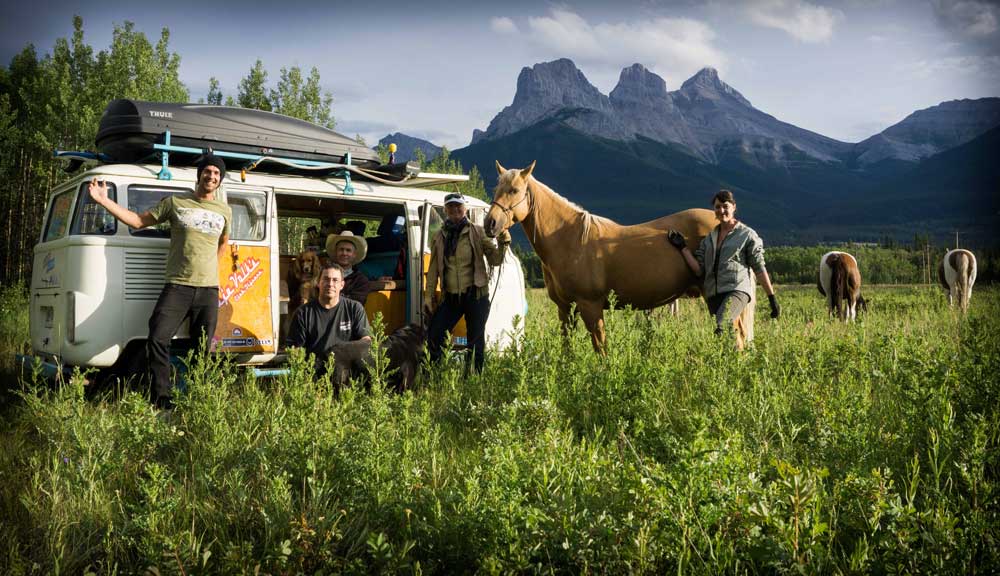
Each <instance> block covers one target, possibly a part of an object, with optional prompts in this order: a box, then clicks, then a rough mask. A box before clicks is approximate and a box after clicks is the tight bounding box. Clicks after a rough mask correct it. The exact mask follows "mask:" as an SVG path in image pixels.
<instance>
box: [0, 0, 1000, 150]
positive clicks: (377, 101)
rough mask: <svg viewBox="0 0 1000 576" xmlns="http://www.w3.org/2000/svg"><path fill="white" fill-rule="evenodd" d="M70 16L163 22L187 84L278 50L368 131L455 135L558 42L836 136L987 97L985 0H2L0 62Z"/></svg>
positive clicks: (600, 73)
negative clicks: (710, 77) (714, 73)
mask: <svg viewBox="0 0 1000 576" xmlns="http://www.w3.org/2000/svg"><path fill="white" fill-rule="evenodd" d="M73 14H79V15H81V16H82V17H83V19H84V31H85V34H86V40H87V42H88V43H89V44H90V45H92V46H94V47H95V48H96V49H104V48H107V46H108V45H109V44H110V41H111V31H112V28H113V25H114V24H121V23H122V22H124V21H126V20H129V21H132V22H134V23H135V25H136V27H137V28H138V29H139V30H141V31H143V32H145V33H146V35H147V36H148V37H149V38H150V39H151V40H152V41H154V42H155V41H156V39H157V38H158V37H159V34H160V29H161V28H163V27H167V28H169V30H170V32H171V47H172V49H173V50H174V51H175V52H177V53H178V54H180V56H181V79H182V81H183V82H184V83H185V84H186V85H187V87H188V88H189V89H190V91H191V97H192V100H197V99H198V98H199V97H203V96H204V95H205V92H206V91H207V87H208V78H209V77H210V76H215V77H217V78H218V79H219V80H220V82H221V84H222V90H223V93H224V94H227V95H230V94H231V95H235V94H236V91H237V85H238V83H239V81H240V79H241V78H243V77H244V76H245V75H246V73H247V72H248V71H249V70H250V68H251V66H252V65H253V63H254V62H255V61H256V60H257V59H258V58H259V59H261V60H262V61H263V63H264V65H265V67H266V68H267V69H268V72H269V79H270V81H271V82H272V84H273V83H274V82H276V81H277V77H278V73H279V70H280V68H281V67H282V66H296V65H297V66H300V67H302V68H303V70H304V71H306V72H308V70H309V69H310V68H312V67H313V66H315V67H317V68H318V69H319V71H320V74H321V77H322V80H323V84H324V88H325V89H326V90H328V91H330V92H331V93H332V94H333V96H334V115H335V116H336V118H337V122H338V130H339V131H341V132H344V133H346V134H349V135H352V136H353V135H354V134H355V133H360V134H361V135H362V136H364V137H365V138H366V140H367V141H368V142H369V143H374V142H375V141H376V140H377V139H378V138H379V137H381V136H383V135H385V134H386V133H388V132H395V131H402V132H405V133H408V134H410V135H413V136H419V137H422V138H427V139H429V140H432V141H434V142H435V143H438V144H445V145H447V146H449V147H450V148H452V149H454V148H459V147H462V146H465V145H467V144H468V142H469V140H470V138H471V134H472V130H473V129H474V128H480V129H485V128H486V126H487V125H488V124H489V121H490V120H491V119H492V118H493V116H494V115H495V114H496V113H497V112H499V111H500V110H501V109H502V108H503V107H504V106H507V105H509V104H510V103H511V101H512V99H513V97H514V91H515V87H516V81H517V75H518V73H519V72H520V70H521V68H522V67H524V66H531V65H532V64H535V63H538V62H544V61H549V60H554V59H556V58H563V57H565V58H570V59H572V60H573V61H574V62H576V64H577V66H579V67H580V69H581V70H582V71H583V73H584V74H585V75H586V76H587V78H588V79H589V80H590V81H591V83H593V84H594V85H595V86H596V87H597V88H598V89H599V90H600V91H601V92H603V93H605V94H607V93H608V92H610V91H611V90H612V89H613V88H614V86H615V84H616V83H617V80H618V75H619V73H620V71H621V69H622V68H624V67H626V66H629V65H631V64H632V63H634V62H639V63H641V64H643V65H645V66H646V67H647V68H649V69H650V70H652V71H654V72H656V73H657V74H659V75H660V76H662V77H663V78H664V79H665V80H666V83H667V89H668V90H676V89H677V88H678V87H679V86H680V84H681V83H682V82H683V81H684V80H685V79H687V78H688V77H690V76H691V75H693V74H694V73H695V72H697V71H698V70H699V69H700V68H702V67H703V66H713V67H715V68H717V69H718V70H719V73H720V76H721V77H722V79H723V81H725V82H726V83H728V84H730V85H731V86H733V87H734V88H736V89H737V90H739V91H740V92H741V93H742V94H743V95H744V96H745V97H746V98H747V99H749V100H750V102H751V103H752V104H753V105H754V106H755V107H757V108H758V109H760V110H763V111H764V112H767V113H769V114H771V115H773V116H775V117H777V118H779V119H781V120H784V121H786V122H790V123H792V124H795V125H797V126H800V127H802V128H806V129H809V130H813V131H815V132H819V133H820V134H823V135H826V136H829V137H832V138H836V139H838V140H843V141H848V142H857V141H860V140H862V139H864V138H867V137H868V136H871V135H872V134H875V133H877V132H879V131H881V130H883V129H885V128H887V127H888V126H890V125H892V124H894V123H896V122H898V121H900V120H902V119H903V118H904V117H905V116H906V115H908V114H909V113H911V112H913V111H914V110H918V109H921V108H926V107H929V106H933V105H935V104H938V103H940V102H942V101H945V100H953V99H959V98H981V97H985V96H1000V4H998V2H997V1H995V0H989V1H986V0H830V1H820V0H743V1H741V0H709V1H707V2H695V1H684V0H679V1H656V0H635V1H622V0H619V1H618V2H614V3H612V2H594V1H589V2H526V1H522V0H512V1H506V2H502V3H501V2H492V3H485V4H480V3H476V2H445V1H441V0H423V1H421V2H400V1H397V0H385V1H370V2H343V1H340V0H334V1H328V2H322V3H320V2H303V1H299V0H285V1H282V2H259V1H256V0H251V1H245V2H239V3H235V2H230V1H228V0H226V1H216V2H212V1H206V2H189V1H187V0H175V1H172V2H143V1H141V0H139V1H136V0H133V1H130V2H118V1H115V2H88V3H83V5H81V3H79V2H69V1H63V0H51V1H49V0H39V1H35V2H20V3H17V4H7V5H5V6H4V8H3V19H2V20H3V21H2V26H3V29H2V34H0V60H2V61H3V63H4V64H7V63H9V62H10V58H11V57H12V56H13V55H14V54H15V53H16V52H18V51H20V50H21V49H22V48H24V46H25V45H26V44H27V43H33V44H34V45H35V46H36V48H37V49H38V51H39V52H41V53H47V52H49V51H51V49H52V46H53V43H54V41H55V39H56V38H59V37H68V36H69V35H70V34H71V33H72V16H73Z"/></svg>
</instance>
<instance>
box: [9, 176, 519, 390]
mask: <svg viewBox="0 0 1000 576" xmlns="http://www.w3.org/2000/svg"><path fill="white" fill-rule="evenodd" d="M162 174H163V166H161V165H157V164H143V163H136V164H113V163H112V164H98V165H95V166H92V167H91V168H89V169H88V170H84V171H82V172H80V173H79V174H78V175H77V176H75V177H73V178H72V179H70V180H68V181H67V182H65V183H64V184H62V185H60V186H59V187H58V188H57V189H56V190H55V191H54V193H53V195H52V198H51V199H50V200H49V203H48V206H47V208H46V213H45V222H44V224H43V227H42V235H41V238H40V240H39V243H38V245H37V246H35V248H34V262H33V268H32V276H31V293H30V306H31V310H30V318H31V321H30V323H31V345H32V351H33V355H34V357H36V358H38V359H40V360H41V361H42V365H43V366H45V367H47V368H48V369H49V370H50V371H55V372H57V373H61V372H63V371H64V370H65V369H67V368H69V367H73V366H79V367H96V368H111V367H113V366H116V364H117V365H119V366H120V365H121V362H123V360H122V359H123V358H125V357H127V356H128V355H129V354H131V353H132V351H134V350H135V349H136V348H137V347H141V346H143V345H144V343H145V339H146V337H147V334H148V320H149V316H150V314H151V312H152V311H153V306H154V304H155V303H156V300H157V297H158V296H159V294H160V290H161V288H162V287H163V284H164V267H165V264H166V260H167V249H168V245H169V242H170V240H169V234H170V231H169V228H167V227H162V226H161V227H152V228H145V229H140V230H136V229H130V228H129V227H128V226H125V225H123V224H122V223H120V222H118V221H116V220H115V219H114V218H113V217H112V216H111V215H110V214H109V213H108V212H107V211H106V210H104V209H103V208H102V207H101V206H99V205H97V204H96V203H94V202H93V201H92V200H91V198H90V196H89V194H88V192H87V185H88V183H89V182H90V180H91V179H92V178H94V177H97V178H98V179H100V180H104V181H106V182H107V183H108V192H109V195H110V196H111V197H112V198H113V199H114V200H115V201H116V202H118V203H119V204H121V205H122V206H126V207H128V208H129V209H130V210H133V211H135V212H143V211H145V210H148V209H149V208H151V207H153V206H154V205H155V204H156V203H157V202H159V201H160V199H162V198H163V197H165V196H168V195H171V194H182V193H187V192H191V191H193V189H194V185H195V169H194V168H172V169H171V172H170V173H169V174H170V179H163V177H162ZM450 178H451V179H453V178H454V177H449V176H447V175H432V174H420V175H418V177H416V178H413V179H412V180H410V181H408V183H407V185H405V186H398V185H384V184H379V183H377V182H372V181H365V180H361V179H355V180H354V181H353V182H352V181H350V180H349V179H344V178H343V177H340V178H337V177H323V178H317V177H310V176H301V175H282V174H266V173H257V172H251V173H250V174H245V175H244V178H241V174H240V172H239V171H238V170H237V171H232V170H231V171H230V172H229V173H228V174H227V176H226V178H225V179H224V183H223V186H222V197H223V199H224V200H225V201H226V202H228V204H229V206H230V207H231V208H232V210H233V221H232V232H231V238H230V239H231V247H230V249H229V251H228V255H227V256H225V257H224V259H223V261H220V266H219V268H220V278H219V321H218V328H217V330H216V333H215V336H214V340H215V346H216V350H217V351H222V352H226V353H230V354H232V355H233V356H234V358H235V359H236V360H237V361H238V362H239V363H241V364H247V365H252V366H257V367H260V368H261V372H266V368H267V366H271V365H275V364H276V363H279V362H280V361H281V360H282V359H283V353H282V346H281V343H280V341H279V340H280V334H281V327H282V325H283V322H286V321H287V314H286V311H287V300H288V296H287V290H286V288H285V284H284V279H285V278H286V275H287V269H288V267H289V266H290V264H291V261H292V259H293V258H294V257H295V256H296V255H298V254H299V253H300V252H301V251H302V250H303V249H305V248H307V245H308V244H309V243H310V239H309V238H310V237H309V236H308V235H307V234H306V230H307V229H308V228H309V227H311V226H315V227H316V229H317V230H324V229H326V228H327V227H329V226H331V225H333V224H340V225H344V224H349V225H350V226H351V227H354V228H355V229H357V230H360V229H362V228H363V234H364V236H365V237H366V239H367V241H368V245H369V249H368V255H367V258H366V259H365V260H364V262H362V263H361V264H360V265H359V266H358V268H359V269H360V270H361V271H363V272H365V274H366V275H367V276H368V277H369V278H370V279H372V280H373V281H374V282H375V284H376V288H377V289H376V290H375V291H373V292H372V293H371V294H370V295H369V296H368V300H367V302H366V304H365V309H366V311H367V313H368V316H369V319H374V316H375V315H376V314H378V313H380V314H381V316H382V318H383V322H384V327H385V331H386V333H390V332H391V331H392V330H394V329H396V328H399V327H400V326H403V325H404V324H407V323H411V322H413V323H420V322H422V321H423V318H421V314H422V311H421V306H420V304H421V302H422V297H423V294H422V291H423V284H424V282H423V279H424V274H425V273H426V269H427V266H428V263H429V250H430V239H431V238H432V235H433V234H434V233H435V232H436V230H437V229H438V228H439V227H440V226H441V225H442V223H443V221H444V208H443V202H444V197H445V194H446V192H441V191H438V190H433V189H427V188H423V187H422V186H445V185H447V183H448V182H449V179H450ZM487 208H488V206H487V204H485V203H484V202H482V201H479V200H476V199H470V202H469V213H470V219H472V220H473V221H475V222H477V223H480V224H481V223H482V219H483V217H484V215H485V212H486V209H487ZM313 238H315V237H313ZM313 243H315V241H313ZM319 248H320V250H322V249H323V247H322V246H320V247H319ZM490 295H491V297H492V298H493V300H492V309H491V312H490V316H489V322H488V323H487V326H486V338H487V345H488V346H496V347H499V348H505V347H507V346H509V345H510V344H511V342H512V335H513V329H514V321H515V318H516V317H518V316H522V317H523V316H524V315H525V314H526V312H527V301H526V299H525V289H524V278H523V274H522V270H521V266H520V263H519V262H518V260H517V257H516V256H515V255H514V254H513V252H512V251H510V250H508V251H507V254H506V259H505V261H504V263H503V265H502V266H500V267H498V268H494V269H493V273H492V276H491V280H490ZM186 330H187V328H186V326H185V327H183V328H182V329H181V331H180V332H179V333H178V335H177V338H186V337H187V332H186ZM464 336H465V332H464V322H462V323H460V324H459V326H458V327H457V328H456V330H455V335H454V338H455V339H456V344H458V345H461V344H463V343H464ZM26 360H28V361H31V362H37V361H36V360H35V359H34V358H30V357H29V358H27V359H26ZM36 365H37V364H36Z"/></svg>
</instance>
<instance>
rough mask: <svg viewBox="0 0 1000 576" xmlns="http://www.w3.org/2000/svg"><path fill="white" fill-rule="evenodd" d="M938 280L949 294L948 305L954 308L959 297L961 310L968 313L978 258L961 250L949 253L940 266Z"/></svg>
mask: <svg viewBox="0 0 1000 576" xmlns="http://www.w3.org/2000/svg"><path fill="white" fill-rule="evenodd" d="M938 280H940V281H941V285H942V286H944V289H945V290H946V291H947V292H948V305H949V306H953V305H954V304H955V297H956V296H957V297H958V306H959V308H961V309H962V312H968V310H969V299H970V298H972V285H973V284H975V283H976V256H975V255H974V254H973V253H972V252H969V251H968V250H963V249H961V248H959V249H956V250H951V251H949V252H948V253H947V254H945V255H944V258H942V259H941V264H940V265H939V266H938Z"/></svg>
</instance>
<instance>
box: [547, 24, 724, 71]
mask: <svg viewBox="0 0 1000 576" xmlns="http://www.w3.org/2000/svg"><path fill="white" fill-rule="evenodd" d="M528 28H529V30H528V32H527V33H528V36H529V38H530V40H531V41H532V43H533V44H534V45H535V46H536V47H538V48H539V49H540V50H541V51H542V52H543V53H545V55H546V57H553V58H560V57H567V58H570V59H572V60H574V61H575V62H576V63H577V64H587V65H594V66H598V67H603V68H607V69H610V68H614V69H615V71H616V72H617V71H618V70H620V69H621V68H623V67H625V66H629V65H631V64H633V63H635V62H639V63H641V64H643V65H644V66H646V67H647V68H649V69H651V70H654V71H656V72H657V73H659V74H661V75H662V76H664V77H670V78H671V79H672V80H674V81H681V80H684V79H686V78H687V77H688V76H690V75H692V74H693V73H694V72H696V71H698V70H699V69H701V68H702V67H704V66H713V67H715V68H717V69H719V71H720V72H722V71H723V70H724V69H725V68H726V64H727V62H728V60H727V58H726V56H725V54H723V53H722V51H720V50H719V49H717V48H716V47H715V46H713V44H712V42H713V41H714V39H715V32H714V31H713V30H712V29H711V28H710V27H709V26H707V25H706V24H705V23H703V22H700V21H698V20H693V19H689V18H651V19H646V20H633V21H627V22H617V23H607V22H601V23H596V24H591V23H589V22H587V21H586V20H585V19H583V18H582V17H580V16H579V15H578V14H576V13H575V12H572V11H571V10H569V9H567V8H562V7H558V8H553V9H551V11H550V12H549V15H547V16H540V17H532V18H529V19H528Z"/></svg>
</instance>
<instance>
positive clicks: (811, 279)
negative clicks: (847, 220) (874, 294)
mask: <svg viewBox="0 0 1000 576" xmlns="http://www.w3.org/2000/svg"><path fill="white" fill-rule="evenodd" d="M924 242H926V240H924ZM831 250H840V251H844V252H847V253H849V254H851V255H852V256H854V257H855V258H857V260H858V268H859V269H860V271H861V279H862V282H863V284H931V283H937V267H938V263H939V262H941V259H942V258H943V257H944V254H945V252H946V251H947V249H946V248H934V247H931V249H930V251H929V252H926V253H925V252H924V249H923V247H920V248H919V249H916V248H907V247H901V246H895V245H894V246H893V247H881V246H872V245H867V244H847V245H841V246H830V245H828V246H775V247H768V248H767V249H766V255H765V258H766V259H767V271H768V273H769V274H770V275H771V278H772V279H773V280H774V281H776V282H778V283H779V284H813V285H815V284H816V282H817V280H818V278H819V260H820V258H822V256H823V254H826V253H827V252H830V251H831ZM928 257H929V259H928Z"/></svg>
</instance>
